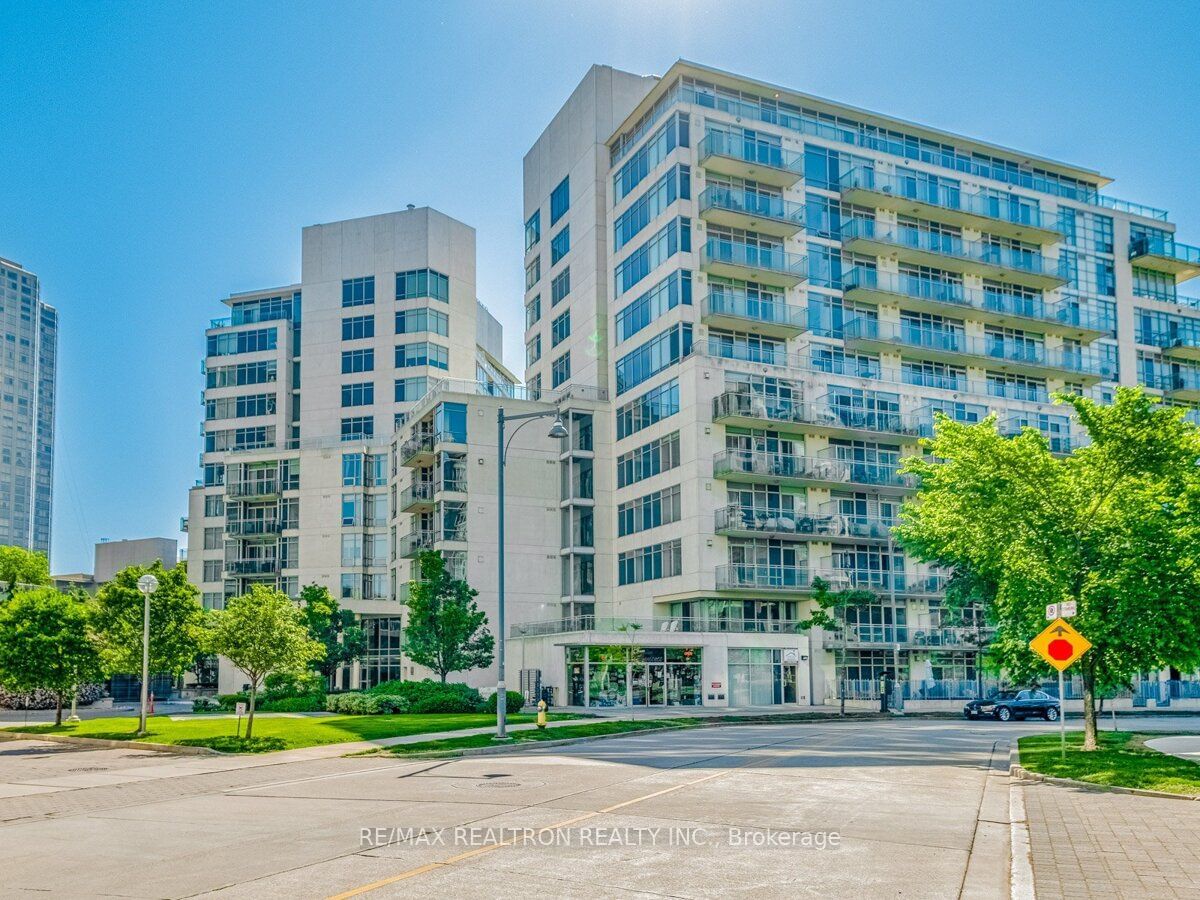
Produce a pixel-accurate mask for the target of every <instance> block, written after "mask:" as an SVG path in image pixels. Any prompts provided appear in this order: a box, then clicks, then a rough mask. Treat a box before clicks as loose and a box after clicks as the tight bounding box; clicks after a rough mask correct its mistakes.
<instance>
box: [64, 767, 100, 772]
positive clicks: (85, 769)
mask: <svg viewBox="0 0 1200 900" xmlns="http://www.w3.org/2000/svg"><path fill="white" fill-rule="evenodd" d="M67 771H68V772H107V771H108V766H81V767H80V768H78V769H67Z"/></svg>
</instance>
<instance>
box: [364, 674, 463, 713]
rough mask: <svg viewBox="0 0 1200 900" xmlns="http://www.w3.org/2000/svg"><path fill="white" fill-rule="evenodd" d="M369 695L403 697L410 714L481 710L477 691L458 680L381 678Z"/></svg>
mask: <svg viewBox="0 0 1200 900" xmlns="http://www.w3.org/2000/svg"><path fill="white" fill-rule="evenodd" d="M368 693H369V694H371V695H373V696H393V697H403V698H404V699H405V700H407V701H408V710H407V711H408V712H411V713H473V712H479V711H480V710H481V709H483V698H482V697H481V696H480V695H479V691H477V690H475V688H473V687H470V686H469V685H465V684H460V683H449V684H442V683H441V682H440V681H433V680H432V679H429V678H426V679H425V680H424V681H385V682H383V683H382V684H377V685H375V687H373V688H371V689H370V690H369V691H368Z"/></svg>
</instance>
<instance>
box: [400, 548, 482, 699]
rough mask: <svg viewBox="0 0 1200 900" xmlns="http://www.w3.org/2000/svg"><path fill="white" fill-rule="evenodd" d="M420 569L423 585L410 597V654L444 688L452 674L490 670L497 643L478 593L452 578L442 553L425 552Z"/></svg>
mask: <svg viewBox="0 0 1200 900" xmlns="http://www.w3.org/2000/svg"><path fill="white" fill-rule="evenodd" d="M420 566H421V580H420V581H414V582H413V583H412V585H411V586H410V588H409V593H408V620H407V622H406V623H405V629H404V651H405V652H406V653H407V654H408V655H409V657H410V658H411V659H412V660H413V662H416V663H418V664H420V665H422V666H425V667H426V668H427V669H432V670H433V671H434V672H436V673H437V674H438V677H439V678H441V680H442V682H443V683H445V681H446V676H447V675H449V674H450V673H451V672H464V671H467V670H469V669H479V668H483V667H485V666H490V665H491V664H492V649H493V647H494V646H495V640H494V639H493V638H492V635H491V632H489V631H488V629H487V614H486V613H484V612H483V611H482V610H481V609H479V607H478V606H476V605H475V597H476V596H478V591H475V590H473V589H472V588H471V587H470V585H468V584H467V583H466V582H465V581H462V580H461V579H458V578H453V577H451V575H450V573H449V572H447V571H446V561H445V560H444V559H442V554H441V551H438V550H426V551H423V552H422V553H421V556H420Z"/></svg>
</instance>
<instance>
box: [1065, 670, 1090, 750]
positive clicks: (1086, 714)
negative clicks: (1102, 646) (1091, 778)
mask: <svg viewBox="0 0 1200 900" xmlns="http://www.w3.org/2000/svg"><path fill="white" fill-rule="evenodd" d="M1058 699H1059V701H1060V703H1061V702H1063V698H1062V697H1059V698H1058ZM1064 705H1065V703H1064ZM1096 746H1097V745H1096V667H1095V664H1094V663H1093V662H1092V661H1091V660H1090V659H1089V660H1088V661H1086V662H1085V663H1084V664H1083V749H1084V750H1095V749H1096Z"/></svg>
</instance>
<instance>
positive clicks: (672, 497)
mask: <svg viewBox="0 0 1200 900" xmlns="http://www.w3.org/2000/svg"><path fill="white" fill-rule="evenodd" d="M679 515H680V513H679V485H673V486H672V487H669V488H663V489H662V490H660V491H653V492H652V493H649V494H646V495H645V496H644V497H638V498H637V499H636V500H629V501H627V502H625V503H622V504H621V505H620V506H618V507H617V535H618V536H619V537H624V536H625V535H627V534H637V533H638V532H639V531H648V530H649V529H651V528H657V527H658V526H660V525H669V524H670V523H672V522H678V521H679Z"/></svg>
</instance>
